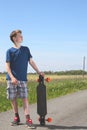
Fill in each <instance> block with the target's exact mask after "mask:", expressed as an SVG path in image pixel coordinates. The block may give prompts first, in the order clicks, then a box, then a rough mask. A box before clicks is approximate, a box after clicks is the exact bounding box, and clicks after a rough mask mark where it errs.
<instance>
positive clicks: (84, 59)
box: [83, 56, 85, 77]
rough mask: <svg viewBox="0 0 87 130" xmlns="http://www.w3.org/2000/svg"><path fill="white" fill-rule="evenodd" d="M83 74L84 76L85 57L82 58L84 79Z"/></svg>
mask: <svg viewBox="0 0 87 130" xmlns="http://www.w3.org/2000/svg"><path fill="white" fill-rule="evenodd" d="M84 74H85V56H84V57H83V77H84Z"/></svg>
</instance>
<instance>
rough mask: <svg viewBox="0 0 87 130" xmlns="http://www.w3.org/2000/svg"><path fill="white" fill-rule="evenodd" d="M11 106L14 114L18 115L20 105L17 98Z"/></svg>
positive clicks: (12, 101)
mask: <svg viewBox="0 0 87 130" xmlns="http://www.w3.org/2000/svg"><path fill="white" fill-rule="evenodd" d="M11 105H12V108H13V111H14V113H18V104H17V100H16V98H14V99H13V100H11Z"/></svg>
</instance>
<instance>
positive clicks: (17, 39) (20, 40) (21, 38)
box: [14, 33, 23, 43]
mask: <svg viewBox="0 0 87 130" xmlns="http://www.w3.org/2000/svg"><path fill="white" fill-rule="evenodd" d="M22 41H23V36H22V34H21V33H17V35H16V37H14V43H21V42H22Z"/></svg>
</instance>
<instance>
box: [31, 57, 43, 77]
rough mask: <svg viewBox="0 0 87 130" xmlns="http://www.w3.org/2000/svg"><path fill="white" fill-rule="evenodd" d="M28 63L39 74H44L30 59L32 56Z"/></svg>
mask: <svg viewBox="0 0 87 130" xmlns="http://www.w3.org/2000/svg"><path fill="white" fill-rule="evenodd" d="M29 64H30V65H31V66H32V68H33V69H34V70H35V71H36V72H37V73H38V74H39V75H43V76H44V74H43V73H42V72H40V71H39V69H38V67H37V66H36V64H35V62H34V61H33V60H32V58H30V60H29Z"/></svg>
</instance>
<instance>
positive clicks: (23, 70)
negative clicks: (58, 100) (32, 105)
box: [6, 30, 43, 128]
mask: <svg viewBox="0 0 87 130" xmlns="http://www.w3.org/2000/svg"><path fill="white" fill-rule="evenodd" d="M10 40H11V41H12V42H13V43H14V46H13V47H12V48H10V49H8V50H7V53H6V70H7V75H6V79H7V98H8V99H10V100H11V105H12V108H13V111H14V114H15V117H14V121H13V122H12V125H17V124H18V123H19V122H20V117H19V113H18V105H17V97H20V98H21V99H22V101H23V108H24V114H25V117H26V125H27V126H28V127H30V128H33V127H34V126H33V123H32V120H31V119H30V114H29V104H28V98H27V97H28V91H27V67H28V62H29V64H30V65H31V66H32V68H33V69H34V70H35V71H36V72H37V73H38V74H39V75H43V74H42V73H41V72H40V71H39V69H38V67H37V66H36V64H35V62H34V61H33V60H32V55H31V53H30V50H29V48H28V47H25V46H21V43H22V41H23V36H22V31H21V30H15V31H12V33H11V34H10Z"/></svg>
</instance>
